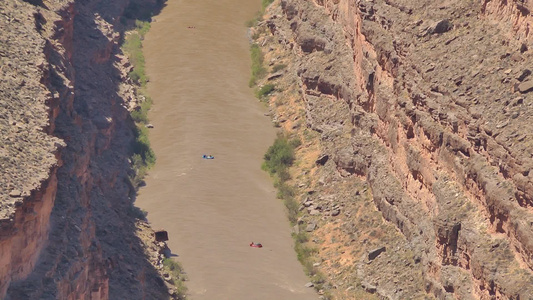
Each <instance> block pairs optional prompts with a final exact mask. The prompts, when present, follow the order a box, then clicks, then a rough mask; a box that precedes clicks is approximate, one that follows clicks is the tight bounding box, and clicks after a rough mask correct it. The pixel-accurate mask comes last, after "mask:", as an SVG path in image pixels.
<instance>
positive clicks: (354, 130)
mask: <svg viewBox="0 0 533 300" xmlns="http://www.w3.org/2000/svg"><path fill="white" fill-rule="evenodd" d="M531 8H533V4H529V3H528V1H445V2H438V1H437V2H435V1H411V0H401V1H388V0H373V1H365V0H361V1H345V0H336V1H327V0H326V1H321V0H317V1H306V0H281V1H279V2H278V1H277V2H274V4H272V6H271V7H270V9H269V10H268V13H267V15H266V21H265V22H262V23H260V25H259V26H258V27H257V28H256V29H255V30H256V35H257V36H258V40H257V43H258V44H259V45H262V46H263V50H264V53H265V56H266V61H267V62H269V63H270V65H271V66H273V67H274V66H276V65H277V64H283V66H285V65H286V66H287V67H286V69H285V70H284V71H283V72H282V74H281V75H280V74H277V75H276V76H270V77H268V79H267V81H269V83H272V84H275V85H276V87H277V91H278V92H277V93H276V94H275V95H274V96H273V97H272V99H271V101H270V103H271V106H272V107H273V108H274V112H275V120H276V122H278V123H279V124H280V125H281V126H283V127H284V129H285V130H286V131H288V132H291V133H292V134H296V135H299V136H301V137H302V138H303V140H304V144H303V146H302V147H300V149H299V154H300V157H303V158H302V162H301V163H299V164H297V165H298V167H296V168H295V170H296V171H295V170H293V178H294V181H295V184H296V185H297V186H299V187H300V197H301V202H302V206H301V209H302V210H303V211H305V212H307V213H305V214H304V215H303V216H302V217H301V219H300V220H299V222H300V223H303V224H313V226H311V227H307V228H310V230H309V231H313V237H314V243H315V244H316V245H317V247H318V248H319V249H320V251H319V254H318V257H319V258H320V262H319V263H318V264H317V267H318V268H319V269H321V270H322V271H324V272H325V273H327V274H328V278H329V282H330V284H329V288H330V289H331V290H333V291H334V294H335V295H337V296H338V297H339V298H346V299H352V298H353V297H356V298H357V297H371V296H370V294H375V295H379V296H380V297H384V298H388V299H419V298H423V297H428V296H429V297H434V298H437V299H530V298H532V297H533V274H532V270H533V214H532V211H531V208H532V205H533V177H532V176H533V174H531V173H530V171H531V168H532V167H533V159H532V157H533V147H532V146H533V134H532V132H533V125H532V124H531V122H529V120H530V118H531V117H532V114H533V108H532V105H533V96H532V95H533V77H532V76H531V73H532V71H531V67H532V66H531V65H530V64H531V63H532V61H533V60H532V54H531V53H532V52H531V50H530V47H531V35H530V32H529V28H530V24H531V22H532V20H533V19H532V17H531V15H530V10H531ZM278 69H279V68H278ZM314 137H316V138H314ZM309 161H312V162H314V163H315V164H314V165H310V164H308V163H306V162H309ZM304 228H305V227H304ZM315 228H316V229H315ZM326 287H328V285H326ZM359 292H366V293H368V294H365V296H360V294H358V293H359Z"/></svg>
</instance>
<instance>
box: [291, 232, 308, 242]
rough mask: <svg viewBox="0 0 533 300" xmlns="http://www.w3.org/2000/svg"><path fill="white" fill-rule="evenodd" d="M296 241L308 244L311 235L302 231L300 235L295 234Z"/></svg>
mask: <svg viewBox="0 0 533 300" xmlns="http://www.w3.org/2000/svg"><path fill="white" fill-rule="evenodd" d="M293 238H294V241H295V242H296V243H300V244H303V243H307V242H308V241H309V235H308V234H307V232H305V231H300V232H299V233H298V234H293Z"/></svg>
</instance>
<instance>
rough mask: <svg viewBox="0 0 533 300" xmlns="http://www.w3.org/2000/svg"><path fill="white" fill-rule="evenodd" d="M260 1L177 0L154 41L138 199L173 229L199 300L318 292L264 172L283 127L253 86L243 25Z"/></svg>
mask: <svg viewBox="0 0 533 300" xmlns="http://www.w3.org/2000/svg"><path fill="white" fill-rule="evenodd" d="M259 6H260V3H259V0H217V1H207V0H195V1H193V0H188V1H184V0H169V1H168V2H167V7H165V8H164V9H163V11H162V13H161V14H160V15H159V16H157V17H156V18H155V20H156V21H155V22H154V23H152V29H151V30H150V32H149V33H148V34H147V36H146V39H145V41H144V53H145V57H146V63H147V72H148V75H149V77H150V80H151V81H150V83H149V85H148V92H149V94H150V95H151V96H152V98H153V100H154V105H153V106H152V110H151V112H150V114H149V118H150V122H151V123H152V124H153V125H154V126H155V128H153V129H151V131H150V140H151V143H152V147H153V149H154V151H155V153H156V156H157V163H156V165H155V167H154V168H153V169H152V170H150V173H149V175H148V176H147V178H146V183H147V185H146V186H145V187H143V188H142V189H141V190H140V194H139V196H138V198H137V202H136V205H137V206H139V207H140V208H142V209H145V210H146V211H147V212H148V219H149V221H150V222H151V223H152V225H153V227H154V228H156V229H159V228H161V229H165V230H167V231H168V233H169V238H170V240H169V242H168V244H169V247H170V248H171V250H172V252H173V253H175V254H177V255H178V256H179V257H178V258H177V259H178V260H179V261H180V262H181V263H182V265H183V266H184V268H185V271H186V272H187V274H188V278H189V281H187V286H188V288H189V293H190V296H189V297H190V299H193V300H198V299H209V300H212V299H232V300H238V299H246V300H250V299H252V300H253V299H255V300H259V299H269V300H270V299H281V300H284V299H288V300H292V299H295V300H298V299H317V296H316V294H315V293H314V292H313V291H312V289H309V288H305V287H304V284H305V283H306V282H307V281H308V279H307V278H306V276H305V275H304V273H303V269H302V266H301V265H300V264H299V262H298V261H297V259H296V254H295V252H294V250H293V242H292V239H291V237H290V224H289V223H288V221H287V218H286V216H285V211H284V208H283V204H282V202H281V201H280V200H278V199H276V197H275V190H274V188H273V187H272V183H271V181H270V179H269V177H268V175H267V174H266V173H265V172H263V171H262V170H261V169H260V165H261V162H262V157H263V154H264V153H265V152H266V150H267V149H268V147H269V146H270V145H271V144H272V142H273V140H274V138H275V135H276V132H275V130H274V128H273V127H272V125H271V123H270V120H269V118H268V117H265V116H264V113H265V112H266V108H265V107H264V106H263V105H261V104H260V103H259V102H258V101H257V99H255V98H254V96H253V92H252V90H250V89H249V88H248V86H247V83H248V79H249V74H250V58H249V57H250V56H249V45H248V40H247V37H246V28H245V26H244V23H245V21H247V20H249V19H251V18H252V17H253V15H254V13H255V12H256V11H257V10H259V8H260V7H259ZM203 154H210V155H214V156H215V159H212V160H207V159H202V155H203ZM252 241H254V242H261V243H262V244H263V245H264V247H263V248H262V249H256V248H251V247H249V243H250V242H252Z"/></svg>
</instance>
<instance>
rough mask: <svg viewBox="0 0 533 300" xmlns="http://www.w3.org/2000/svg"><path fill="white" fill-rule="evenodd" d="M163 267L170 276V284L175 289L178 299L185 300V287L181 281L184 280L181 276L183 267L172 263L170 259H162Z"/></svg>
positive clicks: (177, 263) (175, 262)
mask: <svg viewBox="0 0 533 300" xmlns="http://www.w3.org/2000/svg"><path fill="white" fill-rule="evenodd" d="M163 266H164V267H165V269H166V270H168V271H169V273H170V276H172V283H173V284H174V285H175V286H176V288H177V293H178V299H185V298H186V297H185V295H186V294H187V287H185V285H184V284H183V281H184V280H186V278H185V276H184V275H183V267H182V266H181V264H180V263H179V262H177V261H174V260H173V259H171V258H165V259H163Z"/></svg>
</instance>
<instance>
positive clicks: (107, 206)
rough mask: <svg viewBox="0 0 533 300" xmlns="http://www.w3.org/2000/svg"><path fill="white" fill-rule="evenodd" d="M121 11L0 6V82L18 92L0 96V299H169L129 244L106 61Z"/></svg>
mask: <svg viewBox="0 0 533 300" xmlns="http://www.w3.org/2000/svg"><path fill="white" fill-rule="evenodd" d="M128 3H129V2H128V1H112V2H109V1H67V0H65V1H54V2H53V3H51V2H48V1H42V2H39V3H34V2H32V1H28V2H23V1H16V0H10V1H7V2H3V3H2V4H0V8H1V12H2V14H3V16H8V18H2V22H4V20H7V21H6V22H4V23H2V24H1V26H2V27H1V30H2V32H3V33H2V36H3V37H4V36H5V37H6V38H9V41H7V40H6V41H5V43H4V42H2V49H1V50H2V53H3V54H8V55H2V72H3V73H2V76H5V77H6V78H13V79H12V80H19V81H21V82H19V83H18V84H10V85H11V88H10V89H2V91H3V93H4V96H5V97H4V98H3V99H2V102H1V103H2V116H1V117H0V118H1V119H2V134H3V136H5V137H6V138H7V139H8V140H13V142H12V143H4V145H2V150H1V151H2V155H4V154H5V156H3V157H6V158H7V157H9V159H10V160H9V164H3V167H5V168H4V169H3V170H2V171H3V172H2V173H3V174H4V175H3V176H5V177H4V178H2V181H1V182H2V188H3V190H4V191H5V193H4V194H3V195H7V196H6V197H4V196H2V197H3V198H2V213H4V212H6V213H5V215H6V218H5V220H3V221H2V228H1V230H2V236H1V237H0V251H1V252H0V257H1V260H0V261H1V265H2V268H1V271H0V276H1V277H0V279H1V280H0V282H1V284H0V298H4V296H3V295H4V294H5V293H6V290H7V294H6V296H5V298H6V299H108V298H111V299H143V298H145V297H147V295H150V297H151V298H154V299H155V298H157V299H166V298H168V297H169V296H168V292H167V288H166V286H165V284H164V281H163V280H162V279H161V278H160V276H159V274H158V273H157V271H156V270H155V269H154V267H153V266H152V265H151V264H150V263H149V262H148V258H147V257H146V256H145V253H144V248H143V246H142V243H141V241H140V240H139V238H138V237H137V236H136V235H135V231H136V225H135V221H136V219H135V216H134V214H133V213H132V206H131V204H132V201H134V199H133V198H134V194H135V191H134V188H133V187H132V186H131V183H130V180H129V174H131V172H132V169H131V166H130V162H129V160H128V158H129V156H130V155H131V145H132V142H133V140H134V134H133V129H134V124H133V123H132V121H131V118H130V117H129V112H128V110H127V108H128V107H129V106H130V104H129V103H128V102H127V101H132V100H133V101H135V100H136V99H134V98H135V94H132V93H131V91H132V88H131V87H130V88H121V85H122V84H123V83H126V84H128V82H127V81H128V78H127V77H126V76H125V73H127V72H124V70H123V68H124V66H123V64H124V62H123V61H120V60H119V59H117V56H116V55H117V54H119V52H120V49H119V44H120V41H121V36H122V35H123V30H124V27H123V25H122V24H121V23H120V22H119V20H120V16H121V14H122V13H123V11H124V9H125V8H126V7H127V6H128ZM146 3H147V4H148V5H153V3H151V2H150V1H146ZM4 33H5V35H4ZM4 46H7V47H4ZM32 51H33V52H35V53H33V52H32ZM17 60H18V61H17ZM20 61H22V62H23V63H20ZM130 83H131V82H130ZM19 105H20V106H21V107H18V108H17V107H14V106H19ZM4 121H5V122H4ZM17 124H19V125H18V126H17ZM4 129H5V130H4ZM52 136H54V137H52ZM60 146H62V147H63V148H62V149H61V150H60V151H59V152H58V151H57V149H58V148H59V147H60ZM17 149H18V150H17ZM15 150H17V151H20V155H18V154H17V155H15V154H13V153H14V152H13V151H15ZM54 153H55V154H56V158H55V159H54ZM28 158H29V159H28ZM6 162H7V160H6ZM58 162H61V163H60V164H59V163H58ZM58 165H60V166H58ZM41 174H42V175H41ZM26 177H28V178H29V179H26ZM33 182H36V183H35V184H34V183H33ZM4 198H5V199H4ZM11 202H13V204H10V203H11ZM8 208H12V210H11V211H8V210H7V209H8ZM4 224H5V225H4Z"/></svg>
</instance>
